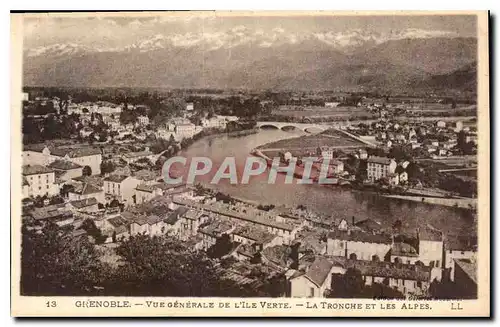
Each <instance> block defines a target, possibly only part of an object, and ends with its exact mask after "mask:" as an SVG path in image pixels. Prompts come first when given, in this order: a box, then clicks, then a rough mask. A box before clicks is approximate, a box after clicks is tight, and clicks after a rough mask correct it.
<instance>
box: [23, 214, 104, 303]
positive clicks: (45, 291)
mask: <svg viewBox="0 0 500 327" xmlns="http://www.w3.org/2000/svg"><path fill="white" fill-rule="evenodd" d="M21 246H22V248H21V294H22V295H37V296H57V295H67V296H70V295H73V296H74V295H92V294H95V292H96V291H95V288H94V286H97V285H99V283H100V272H101V269H102V265H101V264H100V262H99V260H98V257H97V253H96V251H95V249H94V247H93V245H92V244H90V243H89V242H88V240H87V239H86V238H80V239H73V238H71V236H70V234H69V233H68V231H65V230H62V229H60V228H59V227H58V226H57V225H56V224H54V223H50V222H49V223H47V225H46V226H45V227H44V228H43V229H42V231H41V233H37V232H35V230H33V229H31V228H29V226H26V225H23V228H22V244H21Z"/></svg>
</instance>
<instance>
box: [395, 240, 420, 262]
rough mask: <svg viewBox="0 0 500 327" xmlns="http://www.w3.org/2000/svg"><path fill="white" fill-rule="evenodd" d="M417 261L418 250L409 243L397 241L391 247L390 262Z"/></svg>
mask: <svg viewBox="0 0 500 327" xmlns="http://www.w3.org/2000/svg"><path fill="white" fill-rule="evenodd" d="M417 261H419V256H418V251H417V249H415V248H414V247H413V246H411V245H410V244H407V243H404V242H397V243H394V244H392V247H391V262H395V263H404V264H412V265H414V264H415V263H416V262H417Z"/></svg>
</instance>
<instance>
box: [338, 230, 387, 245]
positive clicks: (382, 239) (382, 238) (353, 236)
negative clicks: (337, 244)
mask: <svg viewBox="0 0 500 327" xmlns="http://www.w3.org/2000/svg"><path fill="white" fill-rule="evenodd" d="M328 238H331V239H338V240H344V241H352V242H365V243H377V244H391V243H392V238H391V236H390V235H389V234H384V233H380V234H373V233H367V232H364V231H350V232H349V231H342V230H335V231H333V232H330V233H329V234H328Z"/></svg>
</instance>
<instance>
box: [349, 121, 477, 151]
mask: <svg viewBox="0 0 500 327" xmlns="http://www.w3.org/2000/svg"><path fill="white" fill-rule="evenodd" d="M348 129H349V130H350V131H351V132H353V133H356V134H358V135H360V137H361V138H362V139H365V140H366V141H370V142H373V143H378V144H380V145H381V146H383V147H385V148H387V149H390V148H392V147H394V146H396V145H399V146H406V147H408V148H411V149H412V150H416V149H419V150H423V151H425V152H426V153H428V155H429V156H431V157H434V156H435V157H447V156H451V155H453V154H455V152H456V149H455V148H456V146H457V144H458V133H459V132H461V131H463V132H464V133H465V134H466V140H465V142H467V143H469V142H472V143H474V144H476V145H477V130H476V128H475V127H473V126H468V125H466V124H464V122H462V121H455V122H445V121H441V120H439V121H437V122H419V123H409V122H405V123H399V122H384V121H378V122H375V123H372V124H371V125H367V124H358V125H357V126H349V127H348Z"/></svg>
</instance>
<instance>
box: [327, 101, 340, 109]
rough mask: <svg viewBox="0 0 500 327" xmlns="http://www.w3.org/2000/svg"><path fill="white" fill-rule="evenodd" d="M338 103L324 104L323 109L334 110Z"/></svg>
mask: <svg viewBox="0 0 500 327" xmlns="http://www.w3.org/2000/svg"><path fill="white" fill-rule="evenodd" d="M339 104H340V102H325V108H336V107H337V106H338V105H339Z"/></svg>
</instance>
